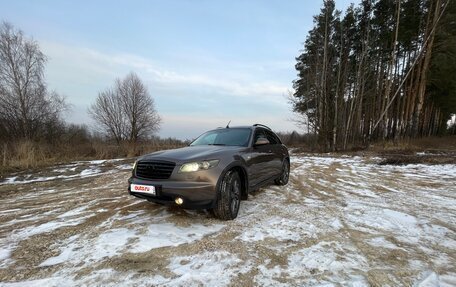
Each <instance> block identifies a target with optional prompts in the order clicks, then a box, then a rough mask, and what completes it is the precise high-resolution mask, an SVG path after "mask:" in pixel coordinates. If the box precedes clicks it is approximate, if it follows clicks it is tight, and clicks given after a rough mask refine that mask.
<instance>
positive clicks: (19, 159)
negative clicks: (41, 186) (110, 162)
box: [0, 140, 183, 177]
mask: <svg viewBox="0 0 456 287" xmlns="http://www.w3.org/2000/svg"><path fill="white" fill-rule="evenodd" d="M182 146H183V144H179V143H166V142H159V143H157V142H144V143H141V144H137V145H131V144H127V143H123V144H121V145H116V144H110V143H106V142H102V141H94V142H91V143H74V144H63V143H60V144H56V145H51V144H47V143H40V142H33V141H26V140H24V141H19V142H16V143H10V144H3V145H2V146H0V155H1V157H2V160H1V162H0V163H1V164H0V177H2V176H3V175H5V174H8V173H11V172H16V171H20V170H25V169H38V168H41V167H45V166H49V165H54V164H60V163H65V162H70V161H74V160H92V159H111V158H125V157H136V156H139V155H142V154H146V153H150V152H154V151H158V150H165V149H172V148H179V147H182Z"/></svg>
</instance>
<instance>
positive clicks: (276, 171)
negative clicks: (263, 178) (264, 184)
mask: <svg viewBox="0 0 456 287" xmlns="http://www.w3.org/2000/svg"><path fill="white" fill-rule="evenodd" d="M264 132H265V134H266V137H267V139H268V140H269V142H270V150H271V151H272V156H271V158H270V161H271V162H270V166H271V173H272V175H271V176H274V177H277V176H278V175H280V174H282V165H283V154H282V144H281V143H280V140H279V139H278V137H277V136H276V135H275V134H274V133H273V132H271V131H269V130H265V131H264Z"/></svg>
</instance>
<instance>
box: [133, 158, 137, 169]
mask: <svg viewBox="0 0 456 287" xmlns="http://www.w3.org/2000/svg"><path fill="white" fill-rule="evenodd" d="M137 163H138V161H137V160H135V163H134V164H133V170H135V168H136V164H137Z"/></svg>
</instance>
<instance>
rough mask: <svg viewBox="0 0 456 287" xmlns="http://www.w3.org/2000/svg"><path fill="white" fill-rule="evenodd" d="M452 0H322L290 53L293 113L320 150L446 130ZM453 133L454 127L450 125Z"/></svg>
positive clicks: (454, 92)
mask: <svg viewBox="0 0 456 287" xmlns="http://www.w3.org/2000/svg"><path fill="white" fill-rule="evenodd" d="M454 19H456V1H451V0H395V1H393V0H363V1H361V3H360V4H359V5H358V6H355V5H353V4H352V5H351V6H350V7H348V9H347V10H346V11H345V13H342V12H341V11H338V10H336V9H335V3H334V0H325V1H323V5H322V9H321V11H320V14H319V15H316V16H315V17H314V26H313V28H312V29H311V30H310V31H309V34H308V35H307V38H306V40H305V42H304V48H303V50H302V52H301V54H300V55H299V56H298V57H297V58H296V60H297V63H296V66H295V68H296V70H297V72H298V78H297V79H296V80H295V81H293V87H294V92H293V94H292V95H291V97H290V98H291V104H292V108H293V111H295V112H297V113H298V114H299V115H300V116H301V123H302V124H304V125H305V128H306V129H307V131H308V132H309V133H313V134H316V135H317V136H318V142H319V145H320V146H321V147H323V149H325V150H338V149H347V148H349V147H353V146H366V145H367V144H368V143H369V142H372V141H379V140H380V141H381V140H398V139H404V138H416V137H423V136H431V135H439V134H444V133H446V132H448V129H447V121H448V120H449V119H450V118H451V116H452V115H454V114H455V113H456V77H455V76H454V75H455V74H456V21H455V20H454ZM452 131H453V132H454V129H452Z"/></svg>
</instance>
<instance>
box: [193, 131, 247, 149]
mask: <svg viewBox="0 0 456 287" xmlns="http://www.w3.org/2000/svg"><path fill="white" fill-rule="evenodd" d="M250 134H251V130H250V129H246V128H241V129H238V128H228V129H219V130H213V131H209V132H207V133H205V134H202V135H201V136H200V137H199V138H197V139H196V140H195V141H194V142H192V143H191V144H190V145H191V146H195V145H228V146H248V144H249V139H250Z"/></svg>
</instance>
